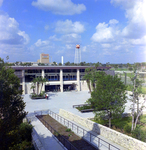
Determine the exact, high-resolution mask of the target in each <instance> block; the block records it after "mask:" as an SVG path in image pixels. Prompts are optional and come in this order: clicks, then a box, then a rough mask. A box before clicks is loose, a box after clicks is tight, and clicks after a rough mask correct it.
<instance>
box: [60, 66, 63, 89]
mask: <svg viewBox="0 0 146 150" xmlns="http://www.w3.org/2000/svg"><path fill="white" fill-rule="evenodd" d="M60 91H61V92H63V71H62V69H60Z"/></svg>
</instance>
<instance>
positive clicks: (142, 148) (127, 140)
mask: <svg viewBox="0 0 146 150" xmlns="http://www.w3.org/2000/svg"><path fill="white" fill-rule="evenodd" d="M59 115H61V116H62V117H65V118H67V119H69V120H72V121H74V122H76V123H78V124H80V125H82V126H84V127H86V128H88V129H89V130H92V131H94V132H96V133H97V134H100V135H101V136H103V137H105V138H107V139H109V140H111V141H113V142H114V143H117V144H118V145H120V146H122V147H125V148H127V149H129V150H146V143H144V142H141V141H139V140H137V139H134V138H132V137H130V136H127V135H125V134H122V133H120V132H117V131H115V130H112V129H110V128H107V127H105V126H103V125H100V124H98V123H95V122H93V121H91V120H88V119H85V118H82V117H80V116H77V115H74V114H72V113H70V112H68V111H66V110H63V109H60V111H59Z"/></svg>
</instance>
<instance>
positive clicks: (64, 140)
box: [42, 119, 77, 150]
mask: <svg viewBox="0 0 146 150" xmlns="http://www.w3.org/2000/svg"><path fill="white" fill-rule="evenodd" d="M42 122H43V123H44V125H45V127H47V128H48V129H49V130H50V131H51V133H53V134H54V136H55V137H56V138H57V139H58V140H59V141H60V142H61V143H62V144H63V145H64V146H65V147H66V148H67V149H68V150H77V148H76V147H74V146H73V145H72V144H71V143H70V142H69V141H68V140H67V139H65V138H64V137H62V136H61V135H60V134H59V133H58V132H57V131H56V130H55V129H54V128H53V127H52V126H50V125H49V124H48V123H47V122H46V121H45V120H44V119H42Z"/></svg>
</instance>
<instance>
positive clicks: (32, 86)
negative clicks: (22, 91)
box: [31, 77, 47, 95]
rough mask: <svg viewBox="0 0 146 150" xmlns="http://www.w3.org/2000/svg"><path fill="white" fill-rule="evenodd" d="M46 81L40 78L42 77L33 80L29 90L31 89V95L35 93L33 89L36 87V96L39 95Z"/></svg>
mask: <svg viewBox="0 0 146 150" xmlns="http://www.w3.org/2000/svg"><path fill="white" fill-rule="evenodd" d="M46 81H47V79H46V78H42V77H37V78H33V80H32V85H31V89H33V93H35V91H36V90H35V88H36V85H37V91H36V94H37V95H40V94H41V92H42V87H43V85H44V84H45V83H46ZM40 84H41V89H40V92H39V87H40Z"/></svg>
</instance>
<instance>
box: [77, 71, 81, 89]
mask: <svg viewBox="0 0 146 150" xmlns="http://www.w3.org/2000/svg"><path fill="white" fill-rule="evenodd" d="M77 90H78V91H81V85H80V69H77Z"/></svg>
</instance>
